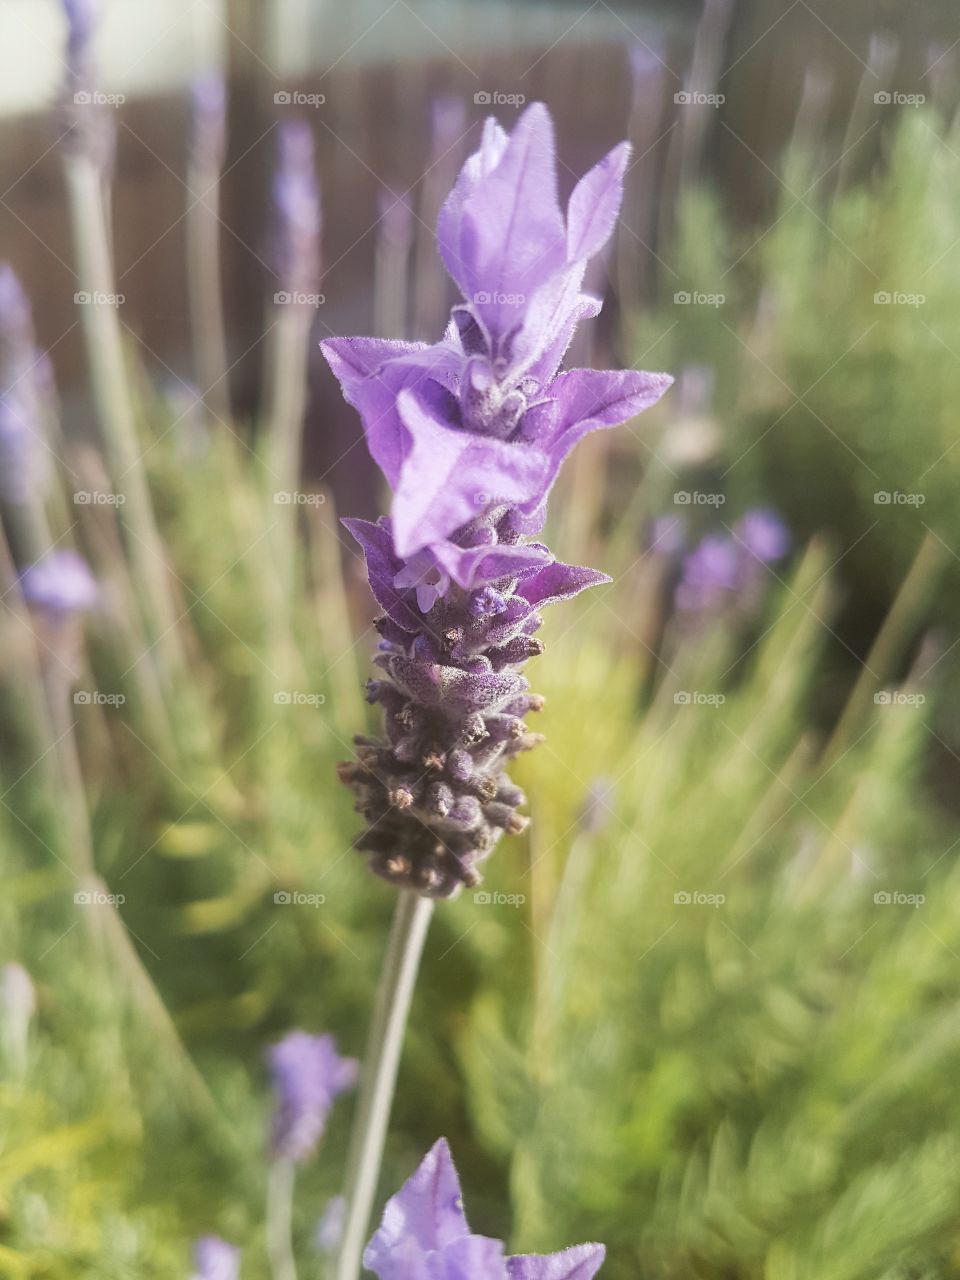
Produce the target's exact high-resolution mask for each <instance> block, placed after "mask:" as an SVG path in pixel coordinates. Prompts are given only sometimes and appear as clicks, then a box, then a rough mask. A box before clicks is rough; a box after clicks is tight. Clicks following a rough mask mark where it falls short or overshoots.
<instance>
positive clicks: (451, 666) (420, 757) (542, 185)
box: [322, 104, 672, 896]
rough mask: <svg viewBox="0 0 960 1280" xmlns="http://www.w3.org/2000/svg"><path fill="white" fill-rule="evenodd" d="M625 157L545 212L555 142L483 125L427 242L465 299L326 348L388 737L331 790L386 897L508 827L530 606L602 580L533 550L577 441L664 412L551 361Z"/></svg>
mask: <svg viewBox="0 0 960 1280" xmlns="http://www.w3.org/2000/svg"><path fill="white" fill-rule="evenodd" d="M628 159H629V147H628V145H627V144H626V143H621V144H620V145H619V146H617V147H615V148H614V149H613V150H612V151H611V152H610V153H609V154H608V155H607V156H605V157H604V159H603V160H601V161H600V162H599V164H597V165H596V166H595V167H594V168H593V169H591V170H590V172H589V173H588V174H587V175H586V176H585V177H584V178H582V179H581V180H580V182H578V183H577V185H576V187H575V188H574V190H573V193H572V195H571V197H570V200H569V203H568V205H567V208H566V211H565V212H564V211H563V210H562V209H561V207H560V204H559V202H558V199H557V194H556V193H557V178H556V157H555V149H554V140H553V125H552V123H551V120H550V116H549V114H548V112H547V110H546V108H545V107H543V106H542V105H541V104H534V105H533V106H531V107H529V108H528V109H527V110H526V111H525V112H524V113H523V115H522V116H521V117H520V119H519V121H518V122H517V125H516V127H515V128H514V130H513V132H512V133H511V134H509V135H508V134H507V133H505V132H504V130H503V129H501V127H500V126H499V124H497V122H496V121H495V120H493V119H490V120H488V121H487V122H486V124H485V125H484V129H483V137H482V141H481V145H480V149H479V150H478V151H477V152H476V153H475V154H474V155H472V156H471V157H470V158H469V159H468V160H467V162H466V164H465V165H464V166H463V169H462V170H461V172H460V175H459V177H458V178H457V181H456V183H455V185H454V187H453V190H452V191H451V193H450V195H449V196H448V198H447V200H446V202H445V203H444V205H443V207H442V209H441V211H440V215H439V219H438V225H437V239H438V246H439V251H440V254H441V257H442V258H443V261H444V264H445V265H446V268H447V270H448V272H449V274H450V276H451V277H452V279H453V280H454V282H455V283H456V285H457V286H458V288H459V290H460V293H461V295H462V301H461V302H460V303H458V304H457V305H456V306H455V307H454V308H453V311H452V314H451V318H450V323H449V324H448V326H447V329H446V331H445V333H444V335H443V338H442V339H441V340H440V341H439V342H436V343H433V344H428V343H409V342H399V341H391V340H384V339H377V338H332V339H329V340H327V341H325V342H324V343H323V344H322V347H323V351H324V354H325V356H326V358H327V361H328V362H329V364H330V367H331V368H332V369H333V371H334V373H335V374H336V376H337V377H338V379H339V380H340V384H341V386H342V388H343V393H344V396H345V397H346V399H347V400H348V402H349V403H350V404H352V405H353V406H354V407H355V408H356V409H357V410H358V412H359V414H360V417H361V420H362V422H363V427H364V431H365V434H366V440H367V444H368V446H369V448H370V452H371V454H372V455H373V458H374V460H375V461H376V462H377V464H378V465H379V467H380V468H381V470H382V471H383V473H384V475H385V476H386V478H387V481H388V482H389V484H390V487H391V489H392V491H393V498H392V502H391V508H390V515H389V518H382V519H381V520H380V521H378V522H377V523H376V524H372V523H370V522H369V521H366V520H347V521H345V524H346V525H347V528H348V529H349V530H350V532H351V533H352V534H353V536H354V537H355V538H356V539H357V541H358V542H359V543H360V546H361V547H362V549H363V552H364V556H365V558H366V564H367V572H368V576H369V579H370V585H371V588H372V590H373V594H374V596H375V597H376V599H377V601H378V603H379V604H380V606H381V608H382V609H383V611H384V612H383V616H382V617H381V618H380V619H379V620H378V628H379V630H380V634H381V636H382V638H383V639H382V643H381V646H380V652H379V654H378V656H377V659H376V661H377V663H378V665H379V666H381V667H382V668H383V670H384V672H385V674H386V677H387V678H386V679H383V680H379V681H375V682H373V683H372V684H371V687H370V699H371V701H374V702H380V703H381V704H382V705H383V707H384V709H385V713H386V728H387V737H386V740H385V741H384V740H376V739H361V740H359V746H360V751H359V760H358V762H357V763H356V764H349V765H345V766H343V769H342V773H341V776H342V777H343V780H344V781H345V782H347V783H348V784H349V785H350V786H352V787H353V788H354V789H355V791H356V793H357V797H358V808H359V810H360V811H361V812H362V813H363V814H364V816H365V817H366V818H367V819H368V822H369V827H368V830H367V832H366V833H365V834H364V836H362V837H361V839H360V841H359V845H360V847H361V848H362V849H365V850H366V851H367V852H369V853H370V854H371V860H372V865H373V867H374V869H375V870H376V871H377V872H378V873H379V874H381V875H383V876H384V877H386V878H387V879H389V880H391V881H393V882H394V883H396V884H398V885H401V886H403V887H408V888H416V889H418V890H419V891H420V892H422V893H426V894H429V895H432V896H448V895H449V894H451V893H453V892H455V891H456V889H457V888H458V887H460V886H461V885H463V884H476V883H477V882H478V881H479V874H478V872H477V870H476V864H477V863H478V862H479V861H480V860H481V859H482V858H483V857H484V856H486V854H487V853H489V851H490V849H491V848H492V847H493V845H494V844H495V843H496V841H497V839H499V837H500V836H501V835H502V834H503V832H504V830H506V831H519V830H522V829H523V826H524V824H525V819H522V818H520V817H519V816H518V815H517V813H516V809H517V806H518V805H519V804H521V803H522V802H523V797H522V794H521V793H520V792H519V790H518V789H517V788H516V787H515V786H514V785H513V784H512V783H511V782H510V780H509V778H508V777H507V775H506V773H505V772H504V767H505V765H506V763H507V762H508V760H509V758H510V756H512V755H514V754H516V753H517V752H518V751H523V750H525V749H526V748H528V747H530V746H533V745H535V743H536V741H537V740H538V736H537V735H535V734H531V733H530V732H529V731H528V729H527V726H526V724H525V723H524V720H523V716H524V715H525V714H526V713H527V712H528V711H532V710H537V709H539V707H540V706H541V705H542V699H540V698H537V697H536V695H531V694H529V692H528V684H527V681H526V679H525V678H524V676H522V675H521V674H520V672H519V669H518V668H519V667H520V666H521V665H522V664H523V663H524V662H525V661H526V659H527V658H529V657H531V656H533V655H535V654H537V653H540V652H542V648H543V646H542V644H541V643H540V641H539V640H536V639H534V633H535V632H536V630H537V629H538V628H539V627H540V625H541V617H540V610H541V609H542V608H543V606H545V605H548V604H552V603H554V602H555V601H558V600H562V599H565V598H567V597H569V596H572V595H576V594H577V592H579V591H582V590H583V589H584V588H585V587H589V586H593V585H595V584H596V583H599V582H604V581H608V579H607V578H606V575H605V574H602V573H598V572H597V571H595V570H592V569H581V568H578V567H576V566H572V565H564V564H560V563H558V562H557V561H556V559H555V557H554V555H553V553H552V552H551V551H550V549H549V548H548V547H546V546H544V545H543V544H542V543H540V542H536V541H532V540H531V539H532V538H533V537H535V535H536V534H537V533H539V531H540V530H541V529H542V527H543V524H544V520H545V516H546V503H547V496H548V494H549V492H550V489H551V487H552V485H553V483H554V480H555V479H556V476H557V473H558V472H559V470H560V467H561V465H562V463H563V461H564V459H565V458H566V457H567V455H568V454H569V453H570V451H571V449H573V447H574V445H576V443H577V442H578V441H579V440H580V439H581V438H582V437H583V436H585V435H586V434H587V433H588V432H590V431H594V430H597V429H599V428H605V427H613V426H616V425H618V424H619V423H622V422H625V421H627V420H628V419H629V418H632V417H633V416H635V415H636V414H638V413H640V412H641V411H642V410H643V409H646V408H647V407H649V406H650V405H652V404H653V403H654V402H655V401H656V400H658V399H659V398H660V396H661V395H662V394H663V392H664V391H665V390H666V388H667V387H668V386H669V385H670V382H671V381H672V380H671V378H670V377H668V376H667V375H666V374H656V373H642V372H639V371H637V370H634V369H628V370H596V369H570V370H562V369H561V363H562V361H563V357H564V354H565V353H566V350H567V347H568V346H569V344H570V340H571V338H572V337H573V333H574V330H575V328H576V325H577V323H578V321H580V320H581V319H583V318H585V317H587V316H594V315H596V314H597V312H598V311H599V309H600V302H599V300H598V299H596V298H593V297H590V296H589V295H588V294H586V293H584V292H583V291H582V284H583V279H584V273H585V271H586V268H587V265H588V263H589V261H590V259H591V258H593V257H595V256H596V255H597V254H598V253H599V252H600V251H601V250H602V249H603V247H604V245H605V244H606V242H607V240H608V239H609V238H610V235H611V233H612V231H613V228H614V225H615V223H616V220H617V216H618V213H619V209H620V203H621V199H622V195H623V177H624V173H625V171H626V166H627V161H628Z"/></svg>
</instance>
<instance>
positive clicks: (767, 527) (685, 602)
mask: <svg viewBox="0 0 960 1280" xmlns="http://www.w3.org/2000/svg"><path fill="white" fill-rule="evenodd" d="M789 550H790V533H789V530H788V529H787V527H786V525H785V524H784V523H783V521H782V520H781V519H780V517H779V516H777V515H776V513H775V512H773V511H770V510H768V509H766V508H757V509H755V510H752V511H748V512H747V513H746V515H744V516H743V517H742V519H741V520H739V521H738V522H737V524H736V525H734V527H733V530H732V534H731V535H728V534H718V533H712V534H708V535H707V536H706V537H705V538H703V539H702V540H701V541H700V542H699V543H698V544H697V546H696V547H694V549H693V550H692V551H691V552H690V553H689V554H688V555H687V556H686V557H685V558H684V560H683V566H682V571H681V577H680V582H679V584H678V585H677V591H676V604H677V608H678V609H679V610H680V611H681V612H682V613H685V614H687V615H693V616H702V615H707V614H714V613H717V612H720V611H721V610H722V609H724V608H725V607H726V606H728V605H735V606H741V605H750V604H752V603H754V601H755V599H756V595H757V592H758V591H759V589H760V587H761V584H762V582H763V578H764V572H763V570H764V566H765V565H770V564H773V563H775V562H776V561H777V560H782V559H783V557H784V556H785V555H786V554H787V552H788V551H789Z"/></svg>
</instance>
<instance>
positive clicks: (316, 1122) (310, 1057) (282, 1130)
mask: <svg viewBox="0 0 960 1280" xmlns="http://www.w3.org/2000/svg"><path fill="white" fill-rule="evenodd" d="M267 1062H268V1065H269V1068H270V1075H271V1078H272V1081H273V1087H274V1090H275V1092H276V1099H277V1106H276V1110H275V1112H274V1117H273V1133H272V1140H271V1146H272V1150H273V1155H274V1157H275V1158H276V1159H281V1160H295V1161H297V1162H298V1163H299V1162H300V1161H303V1160H306V1159H307V1158H308V1157H309V1156H310V1155H311V1154H312V1153H313V1151H314V1150H315V1148H316V1146H317V1143H318V1142H319V1141H320V1139H321V1137H322V1136H323V1131H324V1129H325V1128H326V1123H327V1116H328V1115H329V1113H330V1109H331V1107H332V1106H333V1104H334V1102H335V1100H336V1099H337V1097H338V1096H339V1095H340V1094H341V1093H344V1092H345V1091H346V1090H347V1089H350V1088H352V1087H353V1084H354V1083H355V1081H356V1078H357V1071H358V1063H357V1062H356V1061H355V1060H354V1059H353V1058H341V1057H340V1055H339V1053H338V1052H337V1042H336V1040H334V1038H333V1036H329V1035H327V1036H312V1035H309V1034H308V1033H307V1032H306V1031H291V1032H290V1034H289V1035H287V1036H284V1038H283V1039H282V1040H281V1041H279V1043H277V1044H275V1045H272V1046H271V1048H270V1049H269V1050H268V1051H267Z"/></svg>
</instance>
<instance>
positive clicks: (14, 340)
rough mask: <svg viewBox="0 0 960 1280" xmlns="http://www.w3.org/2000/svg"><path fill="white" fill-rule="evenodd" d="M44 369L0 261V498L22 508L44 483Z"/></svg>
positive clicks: (17, 290) (22, 303)
mask: <svg viewBox="0 0 960 1280" xmlns="http://www.w3.org/2000/svg"><path fill="white" fill-rule="evenodd" d="M49 376H50V375H49V365H48V363H47V358H46V357H45V356H41V355H40V354H39V353H38V352H37V349H36V345H35V342H34V335H33V319H32V316H31V313H30V303H29V302H28V301H27V296H26V294H25V293H24V291H23V289H22V288H21V285H20V281H19V280H18V279H17V276H16V273H15V272H14V271H13V270H12V268H10V267H9V266H7V264H6V263H0V500H2V501H4V502H9V503H15V504H18V505H19V504H22V503H25V502H28V501H29V500H30V498H31V497H34V496H36V493H37V490H38V488H40V487H42V486H43V484H44V480H45V472H46V469H47V468H46V461H45V455H44V444H43V428H44V423H43V417H44V409H45V402H46V401H47V400H48V399H49V393H50V388H49Z"/></svg>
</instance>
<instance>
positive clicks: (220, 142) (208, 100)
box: [191, 72, 227, 169]
mask: <svg viewBox="0 0 960 1280" xmlns="http://www.w3.org/2000/svg"><path fill="white" fill-rule="evenodd" d="M191 101H192V107H193V118H192V126H193V136H192V145H193V154H194V162H195V163H196V164H199V165H200V166H201V167H202V168H204V169H218V168H219V167H220V165H221V164H222V163H223V155H224V149H225V147H226V138H227V86H226V84H225V82H224V79H223V76H222V75H219V74H218V73H216V72H208V73H207V74H206V75H202V76H199V77H198V78H197V79H196V80H194V82H193V87H192V93H191Z"/></svg>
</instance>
